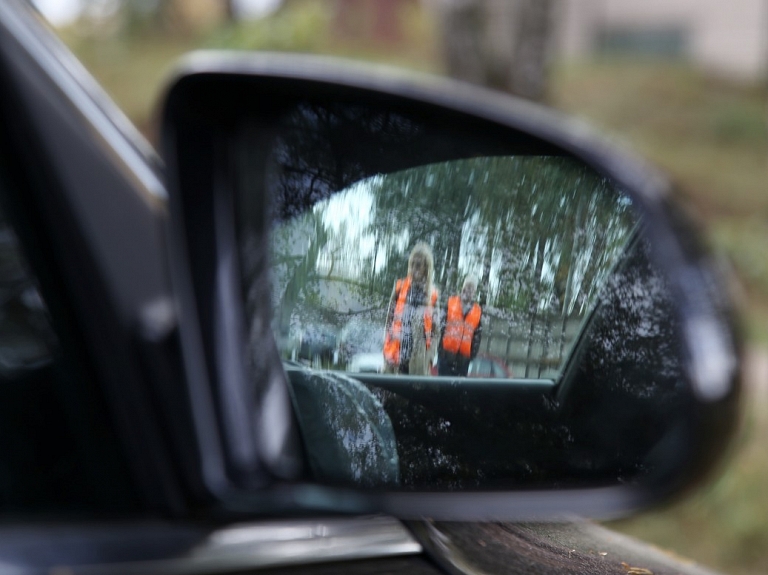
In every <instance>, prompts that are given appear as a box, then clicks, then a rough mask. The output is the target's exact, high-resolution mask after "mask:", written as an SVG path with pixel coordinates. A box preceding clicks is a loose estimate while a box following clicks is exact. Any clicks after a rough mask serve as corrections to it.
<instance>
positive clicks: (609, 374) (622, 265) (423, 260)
mask: <svg viewBox="0 0 768 575" xmlns="http://www.w3.org/2000/svg"><path fill="white" fill-rule="evenodd" d="M281 105H283V103H281ZM284 106H285V108H284V109H282V108H281V110H282V112H281V113H280V114H277V113H275V114H271V115H269V116H266V114H265V117H263V118H261V119H259V120H258V121H255V122H254V123H252V124H250V123H243V124H242V125H240V126H238V128H237V129H236V137H235V138H234V139H233V140H232V143H233V144H234V145H233V146H232V148H231V149H234V150H235V155H234V168H235V170H234V173H235V175H234V181H235V189H236V207H237V209H236V213H237V216H238V230H237V233H238V242H239V252H240V254H239V255H240V267H241V269H242V278H243V285H242V289H243V301H244V303H245V313H246V319H247V322H248V326H249V334H250V339H249V346H250V349H251V354H252V356H254V357H255V356H256V355H258V352H259V351H260V350H261V349H262V347H263V337H262V336H261V334H262V333H263V332H262V326H263V313H262V312H260V311H259V310H261V309H263V302H264V301H270V302H271V309H272V318H271V325H272V331H273V333H274V337H275V341H276V342H277V348H278V350H279V353H280V354H281V355H282V359H283V365H284V367H285V370H286V373H287V375H288V380H289V387H290V392H291V395H292V400H293V404H294V408H295V412H296V416H297V421H298V424H299V428H300V432H301V435H302V438H303V441H304V447H305V453H306V456H307V457H306V458H307V463H308V467H309V469H310V470H311V473H312V476H313V479H314V480H318V481H321V482H324V483H330V484H335V485H357V486H366V487H387V488H391V487H398V488H402V489H411V490H430V489H466V488H471V489H510V488H521V489H531V488H545V487H555V486H557V487H569V486H571V487H572V486H595V485H615V484H616V483H617V482H640V481H644V480H650V479H649V478H652V477H655V476H658V475H660V474H662V473H664V472H665V469H666V467H665V466H666V465H668V464H669V462H670V461H671V458H669V457H668V455H666V454H668V453H669V451H668V450H669V449H675V446H676V445H679V443H680V442H684V441H685V433H686V428H685V425H683V424H681V422H684V421H686V420H685V415H686V411H685V406H686V405H687V403H686V402H687V400H688V398H689V395H688V390H687V387H686V385H685V380H684V378H683V376H682V370H681V369H680V362H681V352H680V349H679V338H678V331H677V330H678V326H677V324H676V320H675V313H674V309H673V307H672V306H671V305H670V303H669V302H670V298H669V296H668V290H667V286H666V284H665V282H664V279H663V277H662V276H661V275H660V274H659V273H658V272H657V270H656V269H655V267H654V266H653V265H652V263H651V261H650V257H649V253H650V251H649V246H648V242H647V241H646V240H645V239H644V238H643V231H644V226H643V221H642V216H641V214H640V213H639V212H638V211H637V210H636V209H635V206H634V205H633V202H632V200H631V199H630V197H629V196H628V195H627V194H625V193H624V192H623V191H622V190H620V189H618V188H617V186H616V185H615V184H614V183H613V182H612V181H610V180H608V179H606V178H605V177H604V176H602V175H601V174H598V173H597V172H595V171H594V170H593V169H591V168H590V167H589V166H587V165H586V164H585V163H583V162H581V161H579V160H577V159H574V158H572V157H570V156H568V155H565V154H563V153H562V152H561V151H559V150H557V149H553V148H552V147H551V146H545V145H543V144H541V142H537V141H533V140H532V139H530V138H529V137H527V136H525V135H524V134H519V133H515V132H512V131H506V130H505V131H504V133H503V136H504V137H499V134H498V133H496V134H494V132H493V130H492V129H490V128H488V126H485V125H484V126H482V129H480V128H477V127H473V126H470V127H467V126H464V127H462V126H461V125H460V123H456V122H449V121H445V120H444V119H437V120H429V121H428V120H425V119H424V118H418V115H415V116H411V117H409V116H408V115H407V114H405V113H403V114H400V113H396V112H393V111H392V110H390V109H386V110H382V109H377V108H376V107H375V106H370V107H368V106H359V105H350V106H345V105H342V104H339V103H337V102H331V103H317V102H314V103H312V104H307V103H302V102H299V103H296V104H295V105H290V104H284ZM414 118H415V119H414ZM446 126H450V127H446ZM478 134H482V136H479V135H478ZM229 165H230V166H231V163H230V164H229ZM265 197H266V198H268V199H269V201H270V202H271V206H270V207H269V212H268V213H269V216H268V218H267V217H266V216H265V214H266V213H267V212H266V210H265V208H264V200H263V198H265ZM265 223H268V225H269V226H270V230H271V232H270V237H269V246H270V256H269V267H270V269H271V287H270V288H267V287H265V285H264V280H263V277H264V275H263V273H262V270H263V267H264V265H265V263H264V256H262V255H261V254H262V242H263V240H262V239H261V238H263V235H262V230H263V227H264V225H265ZM251 369H252V374H253V379H254V381H258V378H259V377H260V374H259V372H258V369H256V368H253V367H252V368H251ZM665 455H666V456H665Z"/></svg>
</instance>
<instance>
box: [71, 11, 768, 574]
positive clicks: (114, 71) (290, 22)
mask: <svg viewBox="0 0 768 575" xmlns="http://www.w3.org/2000/svg"><path fill="white" fill-rule="evenodd" d="M318 5H319V3H316V2H311V1H299V0H297V1H294V2H291V3H290V4H289V5H287V6H288V9H287V10H281V11H279V12H277V13H276V14H275V15H273V16H272V17H270V18H268V19H265V20H261V21H255V22H250V23H240V24H237V25H226V26H225V25H219V26H214V27H209V28H206V29H204V30H201V31H198V32H196V33H192V34H187V35H178V34H168V35H157V34H155V35H142V36H133V37H131V36H119V35H107V34H101V33H98V31H97V33H93V32H90V33H88V34H82V33H81V32H80V33H78V31H77V30H75V29H72V30H68V31H64V33H63V37H64V39H65V41H66V42H67V43H68V44H69V45H70V47H71V48H72V49H73V50H74V52H75V53H76V54H77V55H78V57H79V58H81V60H83V62H84V63H85V64H86V66H87V67H88V68H89V69H90V70H91V71H92V73H93V74H94V75H95V76H96V78H97V79H98V80H99V81H100V82H101V83H102V84H103V85H104V86H105V88H106V89H107V91H108V92H109V93H110V94H111V95H112V96H113V98H114V99H115V100H116V101H117V103H118V104H119V105H120V106H121V107H122V108H123V110H124V111H126V113H127V114H128V115H129V117H131V118H132V119H133V120H134V122H136V124H137V125H138V126H139V128H140V129H142V130H143V131H144V132H145V133H146V134H148V135H149V136H150V138H151V139H153V136H154V134H153V131H152V130H153V126H152V124H151V121H150V118H151V117H152V114H153V113H154V110H155V106H156V100H157V98H158V96H159V95H160V94H161V92H162V81H163V79H164V78H166V77H167V74H168V72H169V71H170V69H171V67H172V63H173V61H174V60H175V59H176V58H177V57H179V56H180V55H182V54H183V53H184V52H186V51H188V50H190V49H192V48H196V47H203V48H232V49H251V50H278V51H280V50H281V51H301V52H312V53H325V54H332V55H336V56H346V57H353V58H356V59H363V60H370V61H377V62H384V63H388V64H393V65H397V66H404V67H409V68H412V69H416V70H421V71H427V72H435V73H440V71H441V65H440V62H439V53H438V48H437V46H438V42H437V40H436V34H435V32H436V31H435V29H434V26H433V24H432V23H431V21H430V20H429V19H428V18H426V17H425V16H424V14H422V13H415V12H414V13H409V14H404V15H401V17H403V18H404V26H403V27H402V30H403V32H402V37H401V38H400V39H399V41H398V42H397V43H394V44H392V43H390V44H375V43H374V44H371V42H370V41H369V39H368V38H367V37H366V34H365V33H363V32H361V33H359V34H356V35H355V34H352V35H347V36H339V35H337V34H333V33H331V31H330V30H331V25H330V23H331V20H330V16H329V14H328V13H324V12H322V11H321V10H320V9H319V8H318ZM550 104H551V105H553V106H555V107H557V108H559V109H562V110H564V111H566V112H568V113H571V114H574V115H577V116H579V117H581V118H583V119H585V120H586V121H588V122H589V123H591V124H593V125H595V126H596V127H598V128H599V129H600V130H601V131H603V132H604V133H606V134H608V135H609V136H610V137H613V138H614V139H616V140H617V141H619V142H620V143H622V144H624V145H626V146H627V147H630V148H632V149H634V150H636V151H638V152H639V153H641V154H643V155H645V156H646V157H648V158H649V159H650V160H652V161H653V162H655V163H657V164H659V165H660V166H662V167H663V168H664V169H665V170H666V171H667V172H668V173H670V174H671V175H672V177H673V178H674V179H675V181H676V182H677V183H678V185H679V195H680V197H681V199H682V200H683V201H684V202H685V203H686V205H687V206H689V207H690V208H691V209H692V211H693V212H694V213H695V215H696V216H697V218H698V219H699V220H700V222H701V223H702V229H703V231H704V235H705V239H706V240H707V242H708V243H709V244H710V246H711V247H712V249H713V250H714V251H715V252H716V253H718V254H720V255H722V256H723V257H724V258H725V259H727V260H728V261H729V262H730V265H731V266H732V267H733V269H734V270H735V275H736V277H737V278H738V280H739V283H740V285H741V290H740V291H741V293H742V304H741V305H742V308H741V318H742V323H743V324H744V326H745V333H746V336H747V340H748V342H749V344H750V346H752V347H753V348H756V349H758V350H765V349H766V348H768V258H766V253H767V252H768V224H767V223H766V222H767V221H768V218H766V215H768V186H766V181H767V180H768V178H767V176H768V136H767V135H766V119H767V118H766V108H765V106H766V94H765V90H764V87H760V86H745V85H736V84H729V83H727V82H722V81H716V80H713V79H711V78H707V77H706V76H704V75H703V74H701V73H700V72H698V71H696V70H694V69H692V68H690V67H689V66H687V65H685V64H684V63H681V62H677V63H663V62H649V61H631V60H626V59H625V60H613V61H611V60H604V61H593V62H580V63H560V64H559V65H557V66H556V67H555V68H554V70H553V84H552V90H551V95H550ZM745 405H746V406H747V407H749V408H750V410H749V411H748V412H747V413H746V416H745V426H744V430H743V432H742V434H741V435H740V437H739V439H738V441H737V444H736V445H735V446H734V449H733V456H732V458H731V460H730V461H729V462H728V464H727V465H726V466H724V469H725V472H724V473H723V474H721V475H720V477H719V478H718V479H717V480H716V481H714V482H711V483H710V484H709V485H708V486H707V487H705V488H703V489H701V490H699V491H698V492H697V493H695V494H693V496H691V497H688V498H687V499H684V500H682V501H680V502H678V503H676V504H673V505H671V506H667V507H665V508H662V509H659V510H654V511H651V512H648V513H645V514H643V515H641V516H639V517H637V518H633V519H629V520H624V521H620V522H615V523H612V524H611V526H612V527H613V528H615V529H618V530H621V531H623V532H626V533H628V534H631V535H635V536H638V537H640V538H642V539H644V540H646V541H650V542H652V543H655V544H657V545H658V546H660V547H662V548H665V549H670V550H672V551H673V552H675V553H677V554H680V555H682V556H687V557H691V558H695V559H696V560H697V562H700V563H702V564H705V565H708V566H711V567H713V568H716V569H720V570H722V571H724V572H726V573H731V574H734V575H746V574H756V573H766V572H768V521H767V520H766V519H765V510H766V509H768V489H766V488H765V485H766V481H768V451H767V450H765V449H764V448H763V437H766V433H767V432H768V406H766V405H765V396H764V395H757V391H756V390H755V387H754V386H749V387H748V390H747V400H746V401H745Z"/></svg>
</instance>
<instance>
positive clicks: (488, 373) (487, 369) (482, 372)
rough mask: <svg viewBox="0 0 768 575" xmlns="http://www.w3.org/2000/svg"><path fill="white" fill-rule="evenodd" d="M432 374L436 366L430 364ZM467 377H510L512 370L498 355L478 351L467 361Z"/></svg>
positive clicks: (435, 373)
mask: <svg viewBox="0 0 768 575" xmlns="http://www.w3.org/2000/svg"><path fill="white" fill-rule="evenodd" d="M430 372H431V373H432V375H437V366H434V365H433V366H432V369H431V370H430ZM467 375H468V376H469V377H488V378H512V377H514V375H513V374H512V370H511V369H509V367H507V364H506V363H504V360H503V359H501V358H500V357H495V356H493V355H488V354H487V353H478V354H477V355H476V356H475V358H474V359H473V360H472V361H470V362H469V369H468V371H467Z"/></svg>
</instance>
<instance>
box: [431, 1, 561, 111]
mask: <svg viewBox="0 0 768 575" xmlns="http://www.w3.org/2000/svg"><path fill="white" fill-rule="evenodd" d="M557 3H558V0H431V1H430V4H431V6H432V7H433V9H434V11H435V14H436V16H437V20H438V23H439V27H440V31H441V37H442V44H443V54H444V58H445V63H446V68H447V72H448V74H449V75H451V76H453V77H454V78H458V79H460V80H465V81H468V82H473V83H475V84H481V85H484V86H489V87H491V88H496V89H498V90H503V91H506V92H510V93H512V94H515V95H518V96H521V97H524V98H528V99H531V100H544V99H546V97H547V92H548V85H549V61H550V52H551V44H552V36H553V30H554V24H555V11H556V7H557Z"/></svg>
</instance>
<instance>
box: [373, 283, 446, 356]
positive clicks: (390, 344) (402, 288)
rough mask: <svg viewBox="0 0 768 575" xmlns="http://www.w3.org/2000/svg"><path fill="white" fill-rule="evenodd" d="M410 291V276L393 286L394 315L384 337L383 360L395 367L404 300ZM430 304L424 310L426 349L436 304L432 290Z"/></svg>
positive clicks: (430, 337) (401, 328)
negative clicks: (395, 301)
mask: <svg viewBox="0 0 768 575" xmlns="http://www.w3.org/2000/svg"><path fill="white" fill-rule="evenodd" d="M410 289H411V278H410V276H408V277H406V278H405V279H399V280H397V283H396V284H395V293H396V294H397V303H396V304H395V313H394V316H393V317H392V325H391V326H390V327H389V329H388V330H387V333H386V335H385V336H384V359H386V360H387V363H390V364H394V365H397V364H399V363H400V341H401V340H402V337H403V314H404V313H405V300H406V298H407V297H408V292H409V291H410ZM430 300H431V302H430V305H429V306H428V307H426V308H425V309H424V337H425V338H426V340H427V349H429V348H430V346H431V345H432V309H433V308H434V307H435V305H436V304H437V290H436V289H435V288H432V296H431V298H430Z"/></svg>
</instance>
